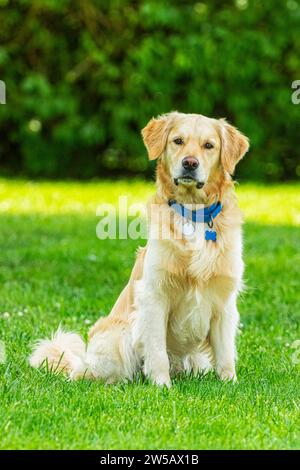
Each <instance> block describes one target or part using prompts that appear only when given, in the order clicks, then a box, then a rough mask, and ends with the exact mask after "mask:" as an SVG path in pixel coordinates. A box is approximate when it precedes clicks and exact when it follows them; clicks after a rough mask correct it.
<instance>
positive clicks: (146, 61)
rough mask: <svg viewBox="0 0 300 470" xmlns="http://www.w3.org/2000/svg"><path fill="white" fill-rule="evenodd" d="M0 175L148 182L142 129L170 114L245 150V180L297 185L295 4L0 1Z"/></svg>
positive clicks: (299, 7) (249, 0)
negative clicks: (222, 120)
mask: <svg viewBox="0 0 300 470" xmlns="http://www.w3.org/2000/svg"><path fill="white" fill-rule="evenodd" d="M0 25H1V26H0V79H1V80H3V81H4V82H5V83H6V90H7V98H6V99H7V104H6V105H0V129H1V131H0V132H1V139H0V173H1V175H2V176H10V175H12V176H17V175H20V176H22V177H24V176H28V177H30V178H35V177H42V178H60V179H61V178H82V179H87V178H92V177H107V176H109V177H112V176H115V175H118V176H119V175H120V174H121V175H124V176H126V177H128V176H129V175H132V176H134V175H145V176H150V175H152V173H153V167H151V166H150V165H149V163H148V161H147V159H146V153H145V150H144V148H143V144H142V141H141V138H140V134H139V132H140V129H141V128H142V127H143V126H144V125H145V124H146V122H147V121H148V120H149V119H150V118H151V117H152V116H155V115H157V114H161V113H164V112H168V111H171V110H179V111H182V112H193V113H201V114H206V115H208V116H212V117H227V118H228V119H229V120H230V121H231V122H232V123H234V124H235V125H236V126H238V127H239V128H240V129H241V130H242V131H243V132H244V133H245V134H246V135H248V136H249V137H250V140H251V144H252V146H251V152H250V154H249V156H248V158H246V159H245V160H244V161H243V162H242V164H241V165H240V166H239V169H238V175H237V176H238V178H239V179H243V180H269V181H284V180H295V179H297V178H298V177H299V176H300V145H299V115H300V105H298V106H297V105H294V104H293V103H292V100H291V96H292V93H293V90H292V88H291V86H292V82H293V81H294V80H297V79H300V34H299V31H300V2H299V3H298V1H296V0H272V1H268V2H267V1H263V0H229V1H226V2H224V1H221V0H210V1H201V2H197V1H191V0H185V1H182V0H181V1H180V0H173V1H172V2H164V1H157V0H136V1H127V0H109V1H108V0H72V1H71V0H31V1H29V0H0Z"/></svg>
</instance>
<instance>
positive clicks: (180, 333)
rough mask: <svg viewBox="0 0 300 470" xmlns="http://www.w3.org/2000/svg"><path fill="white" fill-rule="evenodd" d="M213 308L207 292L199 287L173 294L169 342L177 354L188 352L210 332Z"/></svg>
mask: <svg viewBox="0 0 300 470" xmlns="http://www.w3.org/2000/svg"><path fill="white" fill-rule="evenodd" d="M211 315H212V310H211V305H210V303H209V301H208V299H206V297H205V293H204V292H201V291H200V289H198V288H190V289H187V290H186V289H185V291H178V292H177V293H176V294H175V295H173V301H172V302H171V309H170V316H169V323H168V344H169V347H170V349H171V350H172V351H173V352H174V353H177V354H188V353H189V352H191V351H192V350H193V349H194V348H195V347H197V346H198V345H199V344H201V342H203V341H204V340H205V339H206V337H207V335H208V332H209V325H210V320H211Z"/></svg>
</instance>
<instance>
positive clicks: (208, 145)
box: [204, 142, 214, 150]
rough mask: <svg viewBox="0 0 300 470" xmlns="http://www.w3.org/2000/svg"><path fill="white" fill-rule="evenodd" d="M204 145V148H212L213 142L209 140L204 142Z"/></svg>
mask: <svg viewBox="0 0 300 470" xmlns="http://www.w3.org/2000/svg"><path fill="white" fill-rule="evenodd" d="M204 147H205V148H206V149H208V150H210V149H213V148H214V146H213V144H211V143H210V142H206V144H205V145H204Z"/></svg>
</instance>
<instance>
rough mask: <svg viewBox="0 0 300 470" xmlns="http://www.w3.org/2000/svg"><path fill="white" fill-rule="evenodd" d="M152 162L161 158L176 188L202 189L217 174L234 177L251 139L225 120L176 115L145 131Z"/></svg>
mask: <svg viewBox="0 0 300 470" xmlns="http://www.w3.org/2000/svg"><path fill="white" fill-rule="evenodd" d="M142 136H143V139H144V143H145V146H146V148H147V150H148V155H149V159H150V160H154V159H157V158H160V159H161V161H162V162H163V163H164V166H165V168H166V171H168V173H169V176H170V178H171V179H172V180H173V182H174V183H175V185H183V186H187V187H189V186H193V187H195V186H196V187H197V188H202V187H203V186H204V185H205V184H206V183H208V182H210V181H211V180H212V179H213V178H214V175H215V174H216V171H218V170H222V171H223V172H226V173H227V174H229V175H232V174H233V172H234V169H235V166H236V164H237V163H238V161H239V160H240V159H241V158H242V157H243V156H244V155H245V153H246V152H247V150H248V148H249V143H248V139H247V138H246V137H245V136H244V135H243V134H241V132H239V131H238V130H237V129H236V128H235V127H233V126H232V125H230V124H228V123H227V122H226V121H225V120H224V119H220V120H217V119H211V118H207V117H205V116H202V115H200V114H183V113H177V112H172V113H169V114H165V115H163V116H159V117H158V118H157V119H151V121H150V122H149V123H148V124H147V126H146V127H145V128H144V129H143V130H142Z"/></svg>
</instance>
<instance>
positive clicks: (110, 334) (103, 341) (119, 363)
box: [72, 318, 139, 384]
mask: <svg viewBox="0 0 300 470" xmlns="http://www.w3.org/2000/svg"><path fill="white" fill-rule="evenodd" d="M85 364H86V368H87V370H88V372H89V374H91V375H92V377H94V378H95V379H101V380H103V381H105V383H107V384H109V383H115V382H118V381H122V380H132V379H133V377H134V375H135V373H136V372H137V370H138V368H139V361H138V358H137V355H136V353H135V351H134V349H133V347H132V340H131V330H130V325H129V324H128V323H127V322H126V321H123V320H119V319H118V320H113V321H112V320H111V321H110V322H109V324H107V318H104V319H103V321H102V322H101V321H100V322H99V326H98V328H97V331H96V332H95V330H93V335H92V337H91V338H90V342H89V344H88V347H87V352H86V356H85ZM81 375H82V370H80V368H79V369H77V370H76V369H75V370H74V371H73V374H72V378H78V376H81Z"/></svg>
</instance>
